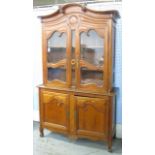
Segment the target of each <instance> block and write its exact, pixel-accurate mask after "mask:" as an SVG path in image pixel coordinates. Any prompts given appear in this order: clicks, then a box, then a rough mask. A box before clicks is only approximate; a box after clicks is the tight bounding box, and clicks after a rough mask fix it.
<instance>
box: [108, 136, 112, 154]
mask: <svg viewBox="0 0 155 155" xmlns="http://www.w3.org/2000/svg"><path fill="white" fill-rule="evenodd" d="M108 152H112V139H111V140H109V141H108Z"/></svg>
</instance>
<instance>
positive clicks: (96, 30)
mask: <svg viewBox="0 0 155 155" xmlns="http://www.w3.org/2000/svg"><path fill="white" fill-rule="evenodd" d="M117 17H119V15H118V12H117V11H93V10H90V9H88V8H87V7H83V6H81V5H79V4H68V5H64V6H62V7H60V8H59V9H58V10H57V11H55V12H54V13H52V14H50V15H46V16H42V17H41V21H42V32H43V33H42V37H43V39H42V40H43V79H44V84H45V85H48V86H51V87H56V88H72V89H76V90H86V91H93V92H107V91H111V90H112V76H113V75H112V74H113V72H112V52H113V51H114V50H113V47H112V46H113V43H112V42H113V39H112V38H114V36H113V34H114V32H113V31H114V27H115V21H116V20H115V19H116V18H117Z"/></svg>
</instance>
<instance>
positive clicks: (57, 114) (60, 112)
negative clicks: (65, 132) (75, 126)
mask: <svg viewBox="0 0 155 155" xmlns="http://www.w3.org/2000/svg"><path fill="white" fill-rule="evenodd" d="M43 109H44V110H43V118H44V122H47V123H49V124H50V123H51V124H52V126H54V124H55V127H57V126H58V125H61V126H62V128H63V129H64V127H65V128H66V129H67V128H68V114H69V108H68V95H67V94H60V93H53V92H43ZM47 123H46V124H47ZM59 127H60V126H59Z"/></svg>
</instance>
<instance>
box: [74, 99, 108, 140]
mask: <svg viewBox="0 0 155 155" xmlns="http://www.w3.org/2000/svg"><path fill="white" fill-rule="evenodd" d="M75 100H76V131H77V135H78V136H82V137H89V138H91V137H93V138H96V139H103V138H105V137H106V134H107V129H108V99H107V97H105V98H104V99H101V98H90V97H76V98H75Z"/></svg>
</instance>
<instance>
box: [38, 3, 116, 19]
mask: <svg viewBox="0 0 155 155" xmlns="http://www.w3.org/2000/svg"><path fill="white" fill-rule="evenodd" d="M69 13H88V14H90V15H94V16H95V15H96V14H98V15H101V16H102V15H105V16H106V15H107V16H108V15H109V17H110V16H111V17H113V18H119V13H118V11H117V10H104V11H97V10H92V9H90V8H88V7H87V6H85V5H81V4H77V3H71V4H66V5H60V6H59V8H58V9H57V10H56V11H54V12H52V13H51V14H48V15H43V16H39V17H40V18H41V19H48V18H51V17H53V16H57V15H58V16H61V15H64V14H69Z"/></svg>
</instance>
